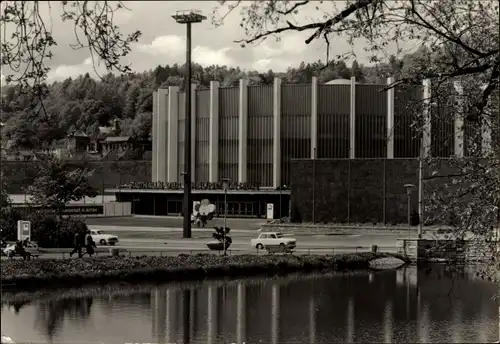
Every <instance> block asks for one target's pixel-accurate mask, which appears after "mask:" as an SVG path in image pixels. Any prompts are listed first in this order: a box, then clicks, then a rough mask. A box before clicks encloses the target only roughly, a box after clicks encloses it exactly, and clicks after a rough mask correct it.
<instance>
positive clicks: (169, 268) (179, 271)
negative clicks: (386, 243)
mask: <svg viewBox="0 0 500 344" xmlns="http://www.w3.org/2000/svg"><path fill="white" fill-rule="evenodd" d="M391 256H395V257H398V258H399V257H400V256H398V255H392V254H385V253H371V252H364V253H353V254H337V255H326V256H294V255H265V256H255V255H237V256H218V255H213V254H197V255H184V254H183V255H179V256H177V257H172V256H163V257H158V256H156V257H151V256H144V257H137V258H121V257H93V258H83V259H39V260H32V261H24V260H7V261H2V270H1V278H2V282H4V283H6V284H8V283H13V284H15V285H16V288H37V287H42V286H45V287H47V286H56V285H61V286H62V285H65V286H81V284H82V283H95V282H99V283H104V282H113V281H115V282H116V281H120V282H126V281H127V282H144V281H146V280H149V281H179V280H188V279H191V280H201V279H204V278H206V277H243V276H247V277H249V276H256V275H262V274H263V275H276V274H284V273H292V272H297V271H304V272H310V271H325V270H361V269H369V267H370V261H371V260H373V259H375V258H381V257H391ZM400 259H402V260H404V259H405V258H402V257H401V258H400Z"/></svg>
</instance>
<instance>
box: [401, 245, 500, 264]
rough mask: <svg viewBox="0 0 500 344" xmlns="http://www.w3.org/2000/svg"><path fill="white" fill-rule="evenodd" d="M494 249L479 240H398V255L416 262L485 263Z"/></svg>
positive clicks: (494, 246)
mask: <svg viewBox="0 0 500 344" xmlns="http://www.w3.org/2000/svg"><path fill="white" fill-rule="evenodd" d="M496 247H497V242H485V241H479V240H464V241H460V240H430V239H398V253H399V254H402V255H404V256H406V257H408V258H410V259H411V260H412V261H416V262H485V261H490V260H491V259H492V258H493V255H494V253H495V252H496V251H495V250H496Z"/></svg>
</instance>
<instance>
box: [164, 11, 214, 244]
mask: <svg viewBox="0 0 500 344" xmlns="http://www.w3.org/2000/svg"><path fill="white" fill-rule="evenodd" d="M172 18H174V19H175V21H176V22H177V23H179V24H186V27H187V31H186V76H185V78H184V82H185V87H184V91H185V92H186V120H185V122H184V125H185V128H184V168H185V173H184V174H183V175H184V200H183V207H182V208H183V215H184V223H183V231H182V236H183V237H184V238H191V211H190V206H191V203H192V199H191V198H192V197H191V173H192V171H191V120H192V118H191V117H192V114H191V24H192V23H201V22H202V21H203V20H204V19H207V17H205V16H204V15H202V14H201V11H198V10H187V11H177V12H176V13H175V14H174V15H173V16H172Z"/></svg>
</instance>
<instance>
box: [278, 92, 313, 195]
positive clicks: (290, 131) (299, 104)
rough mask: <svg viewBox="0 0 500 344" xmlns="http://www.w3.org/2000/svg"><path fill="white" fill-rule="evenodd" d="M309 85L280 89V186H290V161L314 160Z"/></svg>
mask: <svg viewBox="0 0 500 344" xmlns="http://www.w3.org/2000/svg"><path fill="white" fill-rule="evenodd" d="M312 93H313V92H312V88H311V86H310V85H307V84H306V85H282V86H281V130H280V136H281V137H280V142H281V145H280V153H281V184H282V185H287V186H290V184H291V171H290V166H291V160H292V159H309V158H311V151H312V149H311V147H312V128H311V127H312V116H311V107H312V105H311V97H312Z"/></svg>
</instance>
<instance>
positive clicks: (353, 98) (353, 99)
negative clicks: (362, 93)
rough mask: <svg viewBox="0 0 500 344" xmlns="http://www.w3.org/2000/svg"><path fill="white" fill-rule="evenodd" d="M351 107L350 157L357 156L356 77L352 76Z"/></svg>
mask: <svg viewBox="0 0 500 344" xmlns="http://www.w3.org/2000/svg"><path fill="white" fill-rule="evenodd" d="M350 104H351V108H350V112H349V158H351V159H354V158H356V78H355V77H351V102H350Z"/></svg>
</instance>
